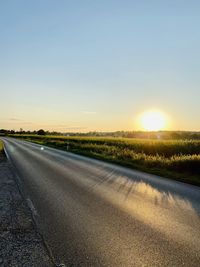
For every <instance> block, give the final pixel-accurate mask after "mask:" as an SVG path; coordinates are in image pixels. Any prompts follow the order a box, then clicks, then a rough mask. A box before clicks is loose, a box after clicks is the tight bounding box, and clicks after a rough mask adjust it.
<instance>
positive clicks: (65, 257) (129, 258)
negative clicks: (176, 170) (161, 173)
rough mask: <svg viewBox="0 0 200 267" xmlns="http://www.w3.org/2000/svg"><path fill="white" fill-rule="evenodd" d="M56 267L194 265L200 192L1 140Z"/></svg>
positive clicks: (199, 244) (198, 256) (199, 260)
mask: <svg viewBox="0 0 200 267" xmlns="http://www.w3.org/2000/svg"><path fill="white" fill-rule="evenodd" d="M4 144H5V147H6V151H7V154H8V155H9V157H10V160H11V161H12V163H13V165H14V166H15V169H16V172H17V174H18V176H19V181H20V186H21V188H22V191H23V192H24V194H25V196H26V198H27V199H28V202H29V203H31V205H30V206H31V207H32V211H33V213H34V216H35V218H36V220H37V222H38V226H39V228H40V231H41V232H42V234H43V236H44V238H45V240H46V242H47V244H48V245H49V247H50V248H51V250H52V253H53V255H54V256H55V258H56V261H57V262H59V263H63V264H65V265H66V266H162V267H164V266H172V267H177V266H189V267H192V266H196V267H198V266H200V188H199V187H195V186H191V185H187V184H183V183H179V182H174V181H171V180H168V179H164V178H160V177H157V176H154V175H149V174H145V173H142V172H139V171H134V170H129V169H127V168H123V167H119V166H117V165H113V164H108V163H104V162H101V161H98V160H94V159H89V158H86V157H83V156H78V155H74V154H72V153H68V152H64V151H60V150H56V149H52V148H47V147H42V146H40V145H36V144H32V143H29V142H23V141H19V140H15V139H9V138H4Z"/></svg>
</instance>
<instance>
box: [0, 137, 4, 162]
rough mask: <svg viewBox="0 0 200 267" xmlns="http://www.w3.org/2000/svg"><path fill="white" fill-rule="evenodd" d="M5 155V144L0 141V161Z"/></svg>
mask: <svg viewBox="0 0 200 267" xmlns="http://www.w3.org/2000/svg"><path fill="white" fill-rule="evenodd" d="M3 155H4V149H3V142H2V141H1V140H0V160H1V159H2V157H3Z"/></svg>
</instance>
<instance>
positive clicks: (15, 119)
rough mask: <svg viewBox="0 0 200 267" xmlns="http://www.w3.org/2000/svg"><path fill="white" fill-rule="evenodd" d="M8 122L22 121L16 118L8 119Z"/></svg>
mask: <svg viewBox="0 0 200 267" xmlns="http://www.w3.org/2000/svg"><path fill="white" fill-rule="evenodd" d="M8 120H10V121H22V120H21V119H18V118H9V119H8Z"/></svg>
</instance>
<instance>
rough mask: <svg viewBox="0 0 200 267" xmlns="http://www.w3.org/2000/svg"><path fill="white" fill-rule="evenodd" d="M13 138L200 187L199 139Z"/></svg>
mask: <svg viewBox="0 0 200 267" xmlns="http://www.w3.org/2000/svg"><path fill="white" fill-rule="evenodd" d="M14 137H17V138H23V139H25V140H28V141H33V142H36V143H40V144H43V145H47V146H51V147H55V148H59V149H62V150H67V151H71V152H74V153H78V154H82V155H86V156H90V157H94V158H98V159H102V160H105V161H110V162H113V163H117V164H120V165H124V166H127V167H130V168H134V169H138V170H142V171H145V172H149V173H154V174H158V175H161V176H165V177H169V178H173V179H176V180H180V181H184V182H189V183H192V184H196V185H200V140H149V139H146V140H144V139H132V138H113V137H110V138H109V137H107V138H106V137H79V136H75V137H70V136H69V137H67V136H66V137H63V136H38V135H15V136H14Z"/></svg>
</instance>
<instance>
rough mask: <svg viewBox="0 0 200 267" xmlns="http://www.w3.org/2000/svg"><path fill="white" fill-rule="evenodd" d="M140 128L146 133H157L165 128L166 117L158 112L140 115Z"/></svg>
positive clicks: (147, 112)
mask: <svg viewBox="0 0 200 267" xmlns="http://www.w3.org/2000/svg"><path fill="white" fill-rule="evenodd" d="M140 122H141V126H142V128H143V129H144V130H146V131H159V130H162V129H164V128H165V126H166V117H165V115H164V114H163V113H162V112H160V111H146V112H144V113H143V114H142V115H141V119H140Z"/></svg>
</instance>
